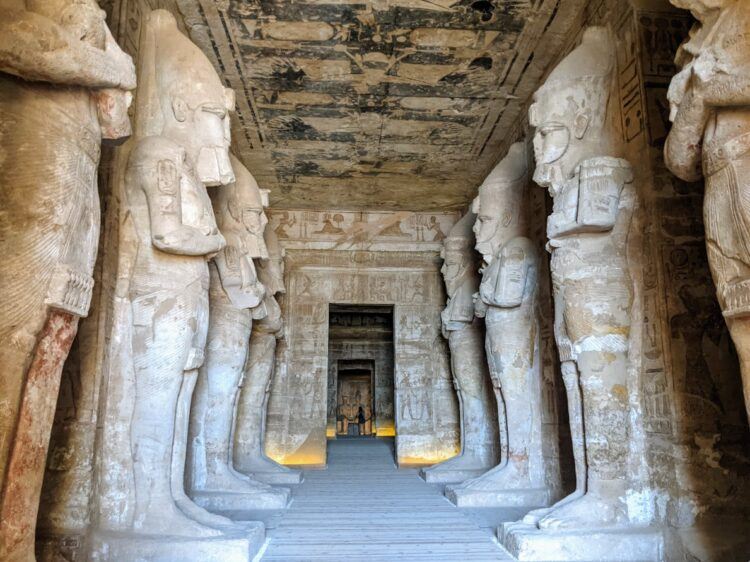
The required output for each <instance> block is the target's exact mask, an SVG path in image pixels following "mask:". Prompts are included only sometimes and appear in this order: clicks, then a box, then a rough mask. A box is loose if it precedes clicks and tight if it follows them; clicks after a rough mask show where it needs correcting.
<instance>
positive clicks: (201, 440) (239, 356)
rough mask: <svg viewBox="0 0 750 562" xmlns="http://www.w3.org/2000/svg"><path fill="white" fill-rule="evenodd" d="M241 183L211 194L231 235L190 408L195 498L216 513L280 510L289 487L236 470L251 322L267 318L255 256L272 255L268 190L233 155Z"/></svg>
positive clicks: (219, 260) (216, 265)
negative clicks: (239, 405)
mask: <svg viewBox="0 0 750 562" xmlns="http://www.w3.org/2000/svg"><path fill="white" fill-rule="evenodd" d="M232 168H233V170H234V171H235V175H236V178H237V179H236V181H235V182H234V183H231V184H229V185H227V186H222V187H221V188H219V189H218V190H217V193H215V194H214V195H215V196H214V197H212V201H213V208H214V213H215V215H216V220H217V224H218V227H219V231H220V232H221V233H222V235H223V236H224V238H225V239H226V240H227V246H226V248H224V249H223V250H221V251H220V252H219V253H218V254H217V255H216V257H215V258H214V259H213V261H212V262H211V263H210V264H209V272H210V280H211V281H210V289H209V308H210V311H211V314H210V315H209V320H208V340H207V345H206V360H205V362H204V363H203V365H202V366H201V368H200V373H199V377H198V383H197V385H196V391H195V399H194V403H193V407H192V410H191V413H190V454H189V455H188V466H189V467H190V470H189V474H188V481H189V482H190V495H191V497H192V498H193V500H194V501H195V502H196V503H197V504H198V505H200V506H202V507H204V508H206V509H209V510H211V511H219V512H221V511H228V510H231V511H237V510H253V509H282V508H284V507H286V505H287V503H288V501H289V493H290V492H289V490H288V489H283V488H280V489H273V488H271V487H270V486H267V485H266V484H263V483H262V482H259V481H256V480H253V479H252V478H250V477H248V476H246V475H244V474H241V473H239V472H237V471H236V470H235V469H234V466H233V461H232V437H233V436H234V422H235V419H236V413H237V412H236V406H237V398H238V392H239V389H240V383H241V380H242V375H243V369H244V366H245V361H246V359H247V355H248V347H249V345H250V333H251V330H252V324H253V319H260V318H263V317H265V315H266V309H265V307H264V306H263V304H262V303H263V302H264V296H265V289H264V287H263V285H262V284H261V282H260V280H259V279H258V275H257V273H256V271H255V264H254V263H253V259H260V258H268V251H267V249H266V245H265V242H264V241H263V231H264V229H265V227H266V224H268V219H267V218H266V215H265V213H264V212H263V207H265V206H268V200H267V193H266V192H261V190H260V189H259V188H258V184H257V182H256V181H255V179H254V178H253V176H252V175H251V174H250V172H249V171H248V170H247V169H246V168H245V167H244V166H243V165H242V163H241V162H240V161H239V160H237V159H236V158H235V157H234V156H232Z"/></svg>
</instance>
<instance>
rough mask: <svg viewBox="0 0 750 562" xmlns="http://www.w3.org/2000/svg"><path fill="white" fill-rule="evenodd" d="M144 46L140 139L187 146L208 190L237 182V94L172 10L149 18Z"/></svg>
mask: <svg viewBox="0 0 750 562" xmlns="http://www.w3.org/2000/svg"><path fill="white" fill-rule="evenodd" d="M142 43H143V44H142V48H141V52H142V59H141V62H140V65H139V66H140V76H139V79H138V83H139V92H138V94H139V96H138V99H137V103H138V111H137V112H136V115H137V118H138V123H137V124H136V132H137V134H138V135H139V136H150V135H164V136H167V137H169V138H171V139H173V140H175V141H177V142H179V143H180V144H182V145H183V146H185V148H186V150H187V152H188V154H189V156H190V158H191V159H192V161H193V163H194V165H195V169H196V172H197V173H198V176H199V178H200V180H201V181H202V182H203V183H204V184H205V185H226V184H228V183H231V182H233V181H234V172H233V171H232V165H231V162H230V159H229V143H230V131H229V112H230V111H232V110H233V109H234V92H233V91H232V90H231V89H228V88H225V87H224V86H223V85H222V83H221V80H220V79H219V76H218V75H217V74H216V70H214V68H213V66H211V63H210V62H209V60H208V59H207V58H206V56H205V55H204V54H203V52H202V51H201V50H200V49H199V48H198V47H197V46H196V45H195V44H194V43H193V42H192V41H190V40H189V39H188V38H187V37H185V36H184V35H183V34H182V33H181V32H180V31H179V29H177V22H176V21H175V19H174V16H172V14H170V13H169V12H167V11H166V10H154V11H152V12H151V13H150V14H148V16H147V18H146V25H145V29H144V39H143V41H142Z"/></svg>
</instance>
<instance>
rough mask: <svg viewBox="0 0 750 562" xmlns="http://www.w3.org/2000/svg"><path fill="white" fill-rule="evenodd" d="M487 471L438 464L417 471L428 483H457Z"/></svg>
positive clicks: (484, 469)
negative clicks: (444, 466)
mask: <svg viewBox="0 0 750 562" xmlns="http://www.w3.org/2000/svg"><path fill="white" fill-rule="evenodd" d="M485 472H487V469H486V468H479V469H474V470H471V469H468V468H464V469H461V468H447V467H446V468H443V469H441V468H440V465H435V466H431V467H429V468H423V469H422V470H420V471H419V476H420V477H421V478H422V480H424V481H425V482H427V483H428V484H458V483H460V482H463V481H464V480H468V479H469V478H476V477H477V476H481V475H482V474H484V473H485Z"/></svg>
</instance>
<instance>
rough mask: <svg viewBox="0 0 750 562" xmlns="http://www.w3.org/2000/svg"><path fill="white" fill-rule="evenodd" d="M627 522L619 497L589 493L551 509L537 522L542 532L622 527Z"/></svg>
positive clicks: (625, 512)
mask: <svg viewBox="0 0 750 562" xmlns="http://www.w3.org/2000/svg"><path fill="white" fill-rule="evenodd" d="M627 521H628V518H627V511H626V508H625V504H624V503H623V502H622V501H621V500H620V498H619V496H617V495H615V494H613V495H610V496H606V497H604V496H601V495H599V494H595V493H593V492H589V493H587V494H585V495H583V496H582V497H580V498H578V499H577V500H575V501H571V502H569V503H566V504H565V505H563V506H560V507H558V508H555V509H553V510H552V511H551V512H550V513H548V514H547V515H546V516H544V517H542V518H541V519H540V520H539V528H540V529H542V530H549V531H553V530H577V529H596V528H602V527H613V526H616V525H624V524H626V523H627Z"/></svg>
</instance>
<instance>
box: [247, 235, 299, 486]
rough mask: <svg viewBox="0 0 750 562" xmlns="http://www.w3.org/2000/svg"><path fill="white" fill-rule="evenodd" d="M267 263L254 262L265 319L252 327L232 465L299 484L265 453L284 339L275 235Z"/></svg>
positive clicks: (269, 238) (295, 473)
mask: <svg viewBox="0 0 750 562" xmlns="http://www.w3.org/2000/svg"><path fill="white" fill-rule="evenodd" d="M265 242H266V247H267V249H268V256H267V259H260V260H257V262H256V263H257V268H258V276H259V278H260V281H261V282H262V283H263V286H264V287H265V296H264V298H263V304H262V307H263V308H264V312H265V316H264V317H263V318H261V319H259V320H256V321H255V322H254V323H253V330H252V335H251V336H250V350H249V352H248V357H247V363H246V365H245V375H244V379H243V382H242V388H241V390H240V396H239V402H238V406H237V429H236V432H235V443H234V463H235V465H236V466H237V468H238V469H239V470H241V471H242V472H245V473H248V474H250V475H251V476H252V477H253V478H256V479H257V480H260V481H261V482H266V483H268V484H299V483H300V482H301V481H302V472H301V471H299V470H292V469H290V468H287V467H285V466H283V465H280V464H279V463H277V462H276V461H274V460H272V459H270V458H268V457H267V456H266V453H265V450H264V446H263V445H264V436H265V430H266V411H267V409H268V397H269V395H270V392H271V382H272V377H273V374H274V368H275V366H276V341H277V340H278V339H281V338H283V336H284V321H283V318H282V315H281V309H280V308H279V304H278V303H277V302H276V298H275V297H274V295H276V294H279V293H284V292H285V288H284V255H283V250H282V249H281V247H280V246H279V240H278V238H277V237H276V233H274V231H273V230H271V229H270V228H267V229H266V231H265Z"/></svg>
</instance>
